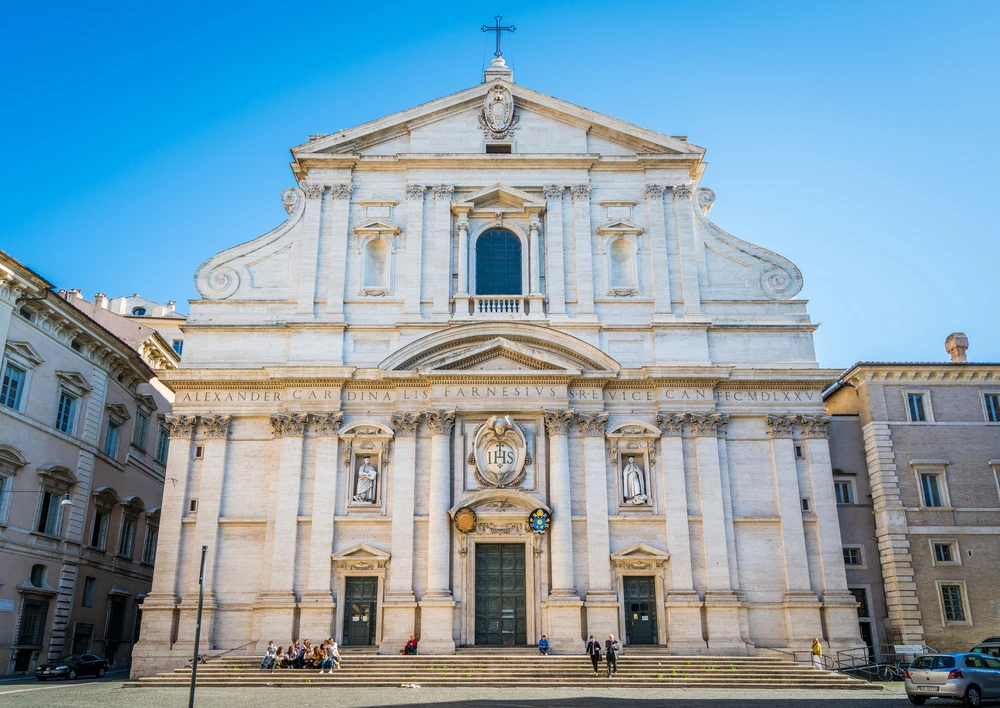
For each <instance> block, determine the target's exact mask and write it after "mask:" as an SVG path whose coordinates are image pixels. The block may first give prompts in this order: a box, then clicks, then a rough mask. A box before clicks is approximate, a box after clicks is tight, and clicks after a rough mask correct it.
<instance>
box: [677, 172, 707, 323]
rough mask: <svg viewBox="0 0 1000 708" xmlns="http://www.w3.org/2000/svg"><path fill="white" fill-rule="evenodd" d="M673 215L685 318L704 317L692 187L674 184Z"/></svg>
mask: <svg viewBox="0 0 1000 708" xmlns="http://www.w3.org/2000/svg"><path fill="white" fill-rule="evenodd" d="M673 190H674V214H675V219H676V223H677V244H678V250H679V252H680V257H681V284H682V286H683V287H682V290H683V297H684V316H685V317H699V318H701V317H704V315H703V314H702V312H701V288H700V286H699V284H698V253H697V250H696V248H695V237H694V214H693V213H692V211H691V209H692V208H694V207H693V202H692V201H691V193H692V191H693V185H691V184H675V185H674V187H673Z"/></svg>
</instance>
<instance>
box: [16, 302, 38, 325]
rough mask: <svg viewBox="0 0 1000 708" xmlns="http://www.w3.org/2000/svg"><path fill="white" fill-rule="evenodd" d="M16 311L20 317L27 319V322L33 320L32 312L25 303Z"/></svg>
mask: <svg viewBox="0 0 1000 708" xmlns="http://www.w3.org/2000/svg"><path fill="white" fill-rule="evenodd" d="M17 313H18V314H19V315H21V317H23V318H24V319H26V320H28V322H33V321H34V320H35V316H34V314H32V312H31V310H29V309H28V306H27V305H24V306H22V307H21V309H20V310H18V311H17Z"/></svg>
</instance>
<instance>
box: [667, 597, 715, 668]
mask: <svg viewBox="0 0 1000 708" xmlns="http://www.w3.org/2000/svg"><path fill="white" fill-rule="evenodd" d="M703 604H704V603H702V601H701V598H699V597H698V593H696V592H694V591H692V592H678V593H670V594H669V595H667V598H666V600H665V601H664V603H663V609H664V611H665V612H666V617H667V647H668V648H669V649H670V652H671V653H673V654H706V653H708V642H706V641H705V637H704V635H703V634H702V628H701V608H702V605H703Z"/></svg>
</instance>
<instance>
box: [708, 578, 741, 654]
mask: <svg viewBox="0 0 1000 708" xmlns="http://www.w3.org/2000/svg"><path fill="white" fill-rule="evenodd" d="M705 624H706V625H707V626H708V653H709V654H719V655H723V656H746V655H747V652H748V649H747V641H746V639H745V637H746V631H745V629H746V624H747V620H746V611H745V608H744V603H743V602H742V601H741V600H740V597H739V596H738V595H736V593H733V592H707V593H705Z"/></svg>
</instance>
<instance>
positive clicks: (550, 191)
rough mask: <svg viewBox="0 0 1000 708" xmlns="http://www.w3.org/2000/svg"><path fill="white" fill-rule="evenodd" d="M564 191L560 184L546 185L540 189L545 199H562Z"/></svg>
mask: <svg viewBox="0 0 1000 708" xmlns="http://www.w3.org/2000/svg"><path fill="white" fill-rule="evenodd" d="M565 189H566V188H565V187H563V186H562V185H561V184H547V185H545V186H544V187H543V188H542V192H543V193H544V194H545V198H546V199H549V200H551V199H562V196H563V191H564V190H565Z"/></svg>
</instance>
